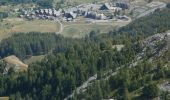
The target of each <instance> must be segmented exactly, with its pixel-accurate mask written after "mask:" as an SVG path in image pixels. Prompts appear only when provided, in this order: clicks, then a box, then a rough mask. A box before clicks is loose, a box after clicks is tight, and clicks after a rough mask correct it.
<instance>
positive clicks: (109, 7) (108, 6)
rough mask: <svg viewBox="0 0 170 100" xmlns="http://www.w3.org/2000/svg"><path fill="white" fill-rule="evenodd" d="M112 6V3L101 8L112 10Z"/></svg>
mask: <svg viewBox="0 0 170 100" xmlns="http://www.w3.org/2000/svg"><path fill="white" fill-rule="evenodd" d="M111 9H112V6H111V4H110V3H105V4H104V5H103V6H101V8H100V10H111Z"/></svg>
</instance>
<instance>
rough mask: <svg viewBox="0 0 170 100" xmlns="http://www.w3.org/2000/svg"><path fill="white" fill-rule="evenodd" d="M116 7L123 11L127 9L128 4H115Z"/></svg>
mask: <svg viewBox="0 0 170 100" xmlns="http://www.w3.org/2000/svg"><path fill="white" fill-rule="evenodd" d="M116 7H120V8H122V9H123V10H125V9H128V8H129V4H128V3H127V2H116Z"/></svg>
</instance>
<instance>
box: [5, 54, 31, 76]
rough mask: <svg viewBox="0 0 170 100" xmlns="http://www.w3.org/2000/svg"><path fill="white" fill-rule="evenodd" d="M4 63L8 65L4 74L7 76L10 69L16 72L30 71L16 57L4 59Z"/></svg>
mask: <svg viewBox="0 0 170 100" xmlns="http://www.w3.org/2000/svg"><path fill="white" fill-rule="evenodd" d="M3 62H4V63H5V65H6V66H5V69H4V72H3V74H7V73H8V70H9V69H10V68H13V69H14V71H16V72H21V71H27V69H28V65H26V64H24V63H23V62H22V61H21V60H19V58H17V57H16V56H14V55H12V56H8V57H6V58H4V59H3Z"/></svg>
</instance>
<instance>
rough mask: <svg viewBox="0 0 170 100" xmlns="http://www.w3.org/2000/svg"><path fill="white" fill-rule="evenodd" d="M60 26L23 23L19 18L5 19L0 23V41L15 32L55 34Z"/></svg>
mask: <svg viewBox="0 0 170 100" xmlns="http://www.w3.org/2000/svg"><path fill="white" fill-rule="evenodd" d="M59 28H60V25H59V24H58V23H56V22H52V21H44V20H35V21H25V20H22V19H19V18H12V19H5V20H4V21H3V22H1V23H0V40H2V39H3V38H6V37H9V36H11V35H12V34H13V33H17V32H31V31H35V32H56V31H58V30H59Z"/></svg>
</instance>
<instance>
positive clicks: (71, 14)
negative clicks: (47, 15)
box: [64, 12, 77, 20]
mask: <svg viewBox="0 0 170 100" xmlns="http://www.w3.org/2000/svg"><path fill="white" fill-rule="evenodd" d="M64 16H65V17H66V19H72V20H73V19H75V18H76V17H77V14H76V13H73V12H66V13H65V14H64Z"/></svg>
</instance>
